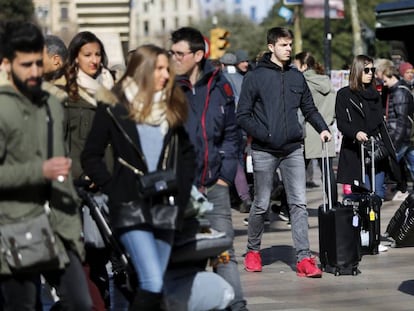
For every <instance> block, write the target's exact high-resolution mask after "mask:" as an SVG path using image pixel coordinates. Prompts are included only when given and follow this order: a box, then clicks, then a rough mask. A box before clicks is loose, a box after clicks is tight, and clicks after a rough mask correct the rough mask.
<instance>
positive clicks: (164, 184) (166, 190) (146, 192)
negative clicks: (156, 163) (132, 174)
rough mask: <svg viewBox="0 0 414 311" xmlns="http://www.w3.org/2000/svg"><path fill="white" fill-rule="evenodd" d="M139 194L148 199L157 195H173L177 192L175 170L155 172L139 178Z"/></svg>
mask: <svg viewBox="0 0 414 311" xmlns="http://www.w3.org/2000/svg"><path fill="white" fill-rule="evenodd" d="M138 184H139V192H140V194H141V196H142V197H144V198H148V197H153V196H157V195H172V194H175V193H176V191H177V178H176V175H175V169H168V170H164V171H155V172H151V173H148V174H145V175H140V176H138Z"/></svg>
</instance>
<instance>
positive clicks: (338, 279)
mask: <svg viewBox="0 0 414 311" xmlns="http://www.w3.org/2000/svg"><path fill="white" fill-rule="evenodd" d="M321 189H322V188H321V187H319V188H314V189H308V191H307V199H308V211H309V224H310V229H309V238H310V242H311V249H312V251H313V252H314V253H315V255H318V252H319V242H318V219H317V208H318V206H319V205H320V204H321V203H322V194H321ZM340 190H342V189H341V188H340ZM339 193H341V191H340V192H339ZM400 204H401V201H389V202H385V203H384V204H383V207H382V211H381V213H382V215H381V227H382V232H384V231H385V228H386V226H387V225H388V222H389V219H390V218H391V217H392V215H393V214H394V212H395V210H396V209H397V208H398V207H399V205H400ZM247 216H248V214H241V213H239V212H238V211H236V210H233V223H234V229H235V234H236V238H235V249H236V255H237V259H238V262H239V270H240V275H241V279H242V285H243V289H244V292H245V296H246V298H247V300H248V307H249V310H250V311H265V310H289V311H291V310H296V311H316V310H318V311H319V310H327V311H328V310H329V311H330V310H335V311H342V310H344V311H345V310H347V311H349V310H364V311H367V310H368V311H369V310H373V311H374V310H375V311H382V310H384V311H385V310H387V311H389V310H392V311H402V310H407V311H408V310H410V311H412V310H414V297H413V295H414V248H389V250H388V251H387V252H385V253H380V254H379V255H367V256H364V257H363V258H362V261H361V262H360V266H359V269H360V270H361V274H359V275H357V276H334V275H332V274H328V273H324V274H323V277H322V279H307V278H299V277H297V276H296V273H295V251H294V249H293V247H292V238H291V231H290V228H289V227H288V226H287V225H286V223H285V222H283V221H280V220H278V219H277V216H276V215H275V214H273V213H271V220H272V222H271V224H270V225H269V226H267V227H266V230H265V233H264V236H263V239H262V249H261V254H262V259H263V272H255V273H251V272H246V271H245V270H244V266H243V255H244V252H245V247H246V241H247V237H246V235H247V226H245V225H244V224H243V218H245V217H247ZM385 243H386V242H385Z"/></svg>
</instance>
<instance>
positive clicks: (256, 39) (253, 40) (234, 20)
mask: <svg viewBox="0 0 414 311" xmlns="http://www.w3.org/2000/svg"><path fill="white" fill-rule="evenodd" d="M216 16H217V21H218V22H217V25H213V23H212V18H207V19H204V20H201V21H200V22H199V23H197V24H194V25H192V26H193V27H195V28H197V29H199V30H200V31H201V32H202V33H203V35H205V36H206V37H209V33H210V29H211V28H213V27H215V26H217V27H221V28H225V29H227V30H228V31H229V32H230V36H229V42H230V47H229V49H228V51H229V52H234V51H235V50H238V49H243V50H246V51H247V53H248V54H249V58H250V59H255V57H256V55H257V53H258V52H259V51H261V50H263V49H266V42H265V41H266V29H264V28H263V27H261V26H259V25H257V24H255V23H253V22H252V21H251V20H249V19H248V18H247V17H246V16H244V15H239V14H236V15H227V14H223V13H218V14H217V15H216Z"/></svg>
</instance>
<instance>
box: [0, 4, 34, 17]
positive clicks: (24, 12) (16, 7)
mask: <svg viewBox="0 0 414 311" xmlns="http://www.w3.org/2000/svg"><path fill="white" fill-rule="evenodd" d="M33 13H34V5H33V2H32V0H0V20H2V21H4V20H12V19H13V20H24V21H28V20H32V19H33Z"/></svg>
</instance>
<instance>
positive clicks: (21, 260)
mask: <svg viewBox="0 0 414 311" xmlns="http://www.w3.org/2000/svg"><path fill="white" fill-rule="evenodd" d="M0 234H1V236H0V240H1V246H2V253H3V256H4V258H5V259H6V262H7V264H8V265H9V267H10V269H11V270H12V271H19V272H28V271H33V270H38V269H42V270H44V269H54V268H58V266H59V249H58V245H57V241H56V237H55V235H54V233H53V230H52V228H51V225H50V222H49V217H48V216H47V214H46V213H45V212H44V213H42V214H40V215H38V216H34V217H27V218H22V219H19V220H18V221H16V222H14V223H9V224H3V225H1V226H0Z"/></svg>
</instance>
